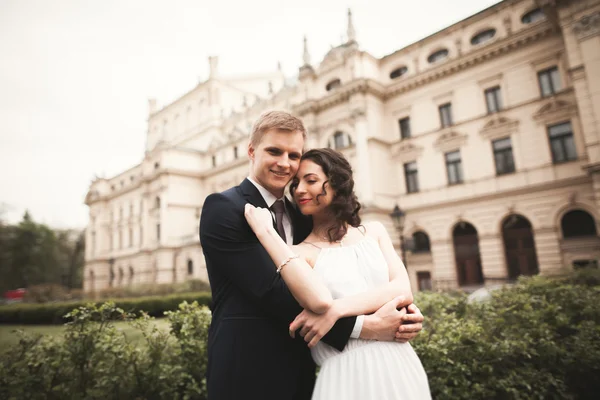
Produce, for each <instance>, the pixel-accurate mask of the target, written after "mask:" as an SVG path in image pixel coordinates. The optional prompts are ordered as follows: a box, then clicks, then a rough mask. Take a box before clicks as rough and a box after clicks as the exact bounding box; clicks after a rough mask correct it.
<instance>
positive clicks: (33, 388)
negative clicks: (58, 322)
mask: <svg viewBox="0 0 600 400" xmlns="http://www.w3.org/2000/svg"><path fill="white" fill-rule="evenodd" d="M68 318H69V319H70V320H71V322H69V323H68V324H67V328H66V331H65V334H64V338H62V339H61V340H58V339H51V338H49V337H41V336H37V337H33V336H28V335H25V334H23V333H21V340H20V342H19V345H18V346H16V347H14V348H12V349H10V350H8V351H7V352H6V353H5V354H3V356H2V359H1V361H0V398H2V399H8V400H13V399H14V400H16V399H34V400H35V399H74V400H79V399H82V400H83V399H86V400H88V399H90V400H93V399H107V398H109V399H117V400H119V399H124V400H125V399H190V400H191V399H198V400H202V399H206V384H205V382H204V373H205V371H206V357H207V356H206V345H205V342H206V332H207V330H208V326H209V323H210V313H209V311H208V310H207V309H206V307H200V306H199V305H198V303H197V302H193V303H191V304H188V303H187V302H183V303H182V304H181V305H179V307H178V310H177V311H175V312H169V313H168V317H167V318H168V319H169V320H170V322H171V325H172V328H171V331H170V332H163V331H160V330H159V329H157V328H156V327H153V328H150V325H149V324H148V322H149V319H150V318H151V317H149V316H148V315H147V314H141V316H139V317H137V318H135V317H134V316H133V314H130V313H127V312H125V311H124V310H123V309H120V308H118V307H116V306H115V304H114V303H106V304H103V305H101V306H99V307H98V306H89V307H79V308H77V309H75V310H73V311H72V312H71V313H69V316H68ZM115 320H127V321H129V323H131V324H132V325H133V326H134V327H135V328H137V329H139V330H140V331H141V332H142V334H143V337H144V345H142V346H139V347H135V346H133V345H132V344H131V343H130V342H129V341H128V340H127V337H126V336H125V335H124V334H123V333H122V332H120V331H119V330H118V329H117V328H116V327H115V326H114V324H113V322H114V321H115ZM201 343H204V344H201Z"/></svg>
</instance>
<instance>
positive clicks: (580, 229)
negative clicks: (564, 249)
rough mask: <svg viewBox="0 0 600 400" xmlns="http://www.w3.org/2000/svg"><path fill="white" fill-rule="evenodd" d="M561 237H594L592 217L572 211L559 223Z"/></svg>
mask: <svg viewBox="0 0 600 400" xmlns="http://www.w3.org/2000/svg"><path fill="white" fill-rule="evenodd" d="M560 226H561V228H562V232H563V237H564V238H565V239H568V238H576V237H585V236H596V234H597V233H596V222H595V221H594V217H592V216H591V215H590V214H588V213H587V212H585V211H583V210H573V211H569V212H568V213H566V214H565V215H564V216H563V217H562V220H561V221H560Z"/></svg>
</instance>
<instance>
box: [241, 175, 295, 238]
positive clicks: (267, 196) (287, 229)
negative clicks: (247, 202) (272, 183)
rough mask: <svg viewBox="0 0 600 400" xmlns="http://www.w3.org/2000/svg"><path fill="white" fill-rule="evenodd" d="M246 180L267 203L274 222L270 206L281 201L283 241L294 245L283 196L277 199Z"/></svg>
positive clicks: (251, 180)
mask: <svg viewBox="0 0 600 400" xmlns="http://www.w3.org/2000/svg"><path fill="white" fill-rule="evenodd" d="M248 180H249V181H250V182H252V184H253V185H254V186H256V188H257V189H258V191H259V192H260V195H261V196H262V198H263V199H264V200H265V203H267V207H269V211H271V215H272V216H273V220H275V213H274V212H273V210H271V206H273V204H275V202H276V201H277V200H282V201H283V205H284V206H285V212H284V213H283V230H284V231H285V239H286V243H287V245H288V246H292V245H293V244H294V232H293V230H292V221H291V220H290V215H289V211H288V205H287V204H286V202H285V196H282V197H281V198H279V199H278V198H277V197H275V196H273V194H272V193H271V192H269V191H268V190H267V189H265V188H264V187H262V186H261V185H260V183H257V182H256V181H254V179H252V178H250V177H248Z"/></svg>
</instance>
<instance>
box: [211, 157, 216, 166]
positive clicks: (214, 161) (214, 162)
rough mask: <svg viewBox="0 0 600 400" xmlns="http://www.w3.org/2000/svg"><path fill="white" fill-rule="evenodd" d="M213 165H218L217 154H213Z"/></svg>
mask: <svg viewBox="0 0 600 400" xmlns="http://www.w3.org/2000/svg"><path fill="white" fill-rule="evenodd" d="M212 166H213V168H214V167H216V166H217V156H212Z"/></svg>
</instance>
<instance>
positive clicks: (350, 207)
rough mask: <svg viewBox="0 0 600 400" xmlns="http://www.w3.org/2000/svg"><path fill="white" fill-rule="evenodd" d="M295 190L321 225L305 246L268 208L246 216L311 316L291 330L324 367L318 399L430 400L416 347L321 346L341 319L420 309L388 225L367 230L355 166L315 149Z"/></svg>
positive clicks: (360, 342) (364, 339)
mask: <svg viewBox="0 0 600 400" xmlns="http://www.w3.org/2000/svg"><path fill="white" fill-rule="evenodd" d="M290 192H291V193H292V196H293V198H294V201H295V203H296V205H297V207H298V208H299V210H300V211H301V212H302V214H304V215H310V216H312V219H313V230H312V232H311V233H310V235H309V236H308V237H307V238H306V239H305V241H304V242H302V243H301V244H299V245H297V246H291V247H288V246H287V245H286V243H285V242H284V241H283V240H282V239H281V238H280V236H279V234H278V233H277V231H276V229H275V227H274V226H273V217H272V214H271V212H270V211H269V210H268V209H262V208H255V207H254V206H252V205H250V204H247V205H246V210H245V216H246V219H247V220H248V223H249V225H250V227H251V228H252V230H253V231H254V233H255V234H256V236H257V237H258V239H259V240H260V242H261V244H262V245H263V247H264V248H265V249H266V250H267V252H268V253H269V255H270V256H271V258H272V260H273V262H274V264H275V265H276V266H277V269H278V272H280V273H281V276H282V278H283V279H284V280H285V282H286V284H287V286H288V287H289V289H290V291H291V292H292V294H293V295H294V297H295V298H296V300H298V302H299V303H300V305H301V306H303V307H304V309H305V310H304V311H303V312H302V314H300V315H299V316H298V317H297V318H296V320H295V321H294V322H293V323H292V324H291V325H290V334H291V335H292V336H293V335H294V334H295V332H296V330H297V329H298V328H301V329H300V335H302V336H303V337H304V340H305V341H306V342H307V343H308V346H309V347H310V348H311V353H312V357H313V359H314V360H315V362H316V363H317V364H318V365H319V366H320V372H319V375H318V377H317V382H316V385H315V389H314V392H313V399H316V400H332V399H356V400H359V399H360V400H363V399H381V400H384V399H390V400H391V399H419V400H422V399H430V398H431V395H430V392H429V385H428V382H427V375H426V374H425V370H424V369H423V366H422V364H421V361H420V360H419V358H418V356H417V354H416V353H415V351H414V350H413V348H412V347H411V345H410V344H409V343H396V342H378V341H375V340H370V339H368V338H369V332H361V336H360V337H361V339H350V340H349V342H348V344H347V345H346V347H345V348H344V350H343V351H342V352H340V351H338V350H336V349H334V348H333V347H330V346H329V345H327V344H325V343H323V342H320V339H321V337H322V336H323V335H324V334H326V333H327V332H328V331H329V329H330V328H331V326H333V324H334V323H335V321H336V320H337V319H338V318H341V317H345V316H351V315H364V314H370V313H373V312H375V311H376V310H377V309H379V308H380V307H381V306H383V305H384V304H385V303H387V302H389V301H390V300H393V299H395V298H397V299H398V304H399V305H400V306H405V305H408V304H410V303H412V292H411V289H410V282H409V280H408V275H407V273H406V269H405V268H404V265H403V264H402V261H401V260H400V258H399V257H398V255H397V253H396V251H395V250H394V247H393V245H392V242H391V240H390V238H389V235H388V234H387V231H386V230H385V228H384V227H383V225H382V224H381V223H379V222H370V223H365V224H361V220H360V217H359V215H358V211H359V209H360V204H359V203H358V200H357V198H356V195H355V194H354V180H353V178H352V168H351V166H350V164H349V163H348V161H347V160H346V159H345V158H344V157H343V156H342V155H341V154H340V153H338V152H336V151H333V150H330V149H313V150H310V151H308V152H306V153H305V154H304V155H303V156H302V159H301V162H300V168H299V169H298V174H297V175H296V177H295V178H294V179H293V181H292V185H291V187H290Z"/></svg>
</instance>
